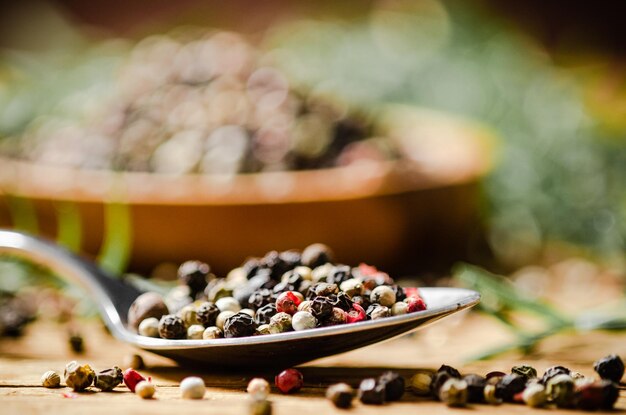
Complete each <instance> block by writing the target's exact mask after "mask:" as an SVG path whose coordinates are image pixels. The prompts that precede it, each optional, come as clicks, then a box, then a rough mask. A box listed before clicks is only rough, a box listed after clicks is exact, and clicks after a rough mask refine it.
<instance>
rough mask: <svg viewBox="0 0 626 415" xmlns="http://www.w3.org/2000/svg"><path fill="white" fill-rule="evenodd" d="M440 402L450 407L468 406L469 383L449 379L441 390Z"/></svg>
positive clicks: (452, 378)
mask: <svg viewBox="0 0 626 415" xmlns="http://www.w3.org/2000/svg"><path fill="white" fill-rule="evenodd" d="M439 400H440V401H441V402H443V403H445V404H446V405H448V406H465V405H466V404H467V383H465V381H464V380H460V379H457V378H454V377H451V378H450V379H448V380H447V381H446V382H445V383H444V384H443V385H441V389H439Z"/></svg>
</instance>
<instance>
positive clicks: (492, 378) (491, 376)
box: [485, 370, 506, 385]
mask: <svg viewBox="0 0 626 415" xmlns="http://www.w3.org/2000/svg"><path fill="white" fill-rule="evenodd" d="M504 376H506V373H504V372H499V371H497V370H494V371H491V372H489V373H487V374H486V375H485V379H487V383H489V384H493V385H495V384H496V383H498V382H499V381H500V379H501V378H503V377H504Z"/></svg>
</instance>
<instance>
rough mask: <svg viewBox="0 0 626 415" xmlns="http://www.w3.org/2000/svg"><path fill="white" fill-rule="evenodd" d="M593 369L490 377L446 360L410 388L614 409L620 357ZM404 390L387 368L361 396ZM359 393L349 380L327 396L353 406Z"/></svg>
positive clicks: (456, 398)
mask: <svg viewBox="0 0 626 415" xmlns="http://www.w3.org/2000/svg"><path fill="white" fill-rule="evenodd" d="M594 370H595V371H596V373H597V374H598V375H599V377H600V379H594V378H590V377H585V376H583V375H581V374H580V373H577V372H573V371H571V370H569V369H567V368H565V367H563V366H553V367H551V368H549V369H547V370H546V372H545V373H544V374H543V376H541V377H538V376H537V371H536V370H535V369H534V368H533V367H531V366H527V365H522V366H515V367H513V368H512V369H511V373H509V374H506V373H504V372H490V373H488V374H487V375H486V376H480V375H477V374H468V375H464V376H462V375H461V373H460V372H459V371H458V370H457V369H455V368H453V367H451V366H447V365H442V366H441V367H440V368H439V370H437V372H435V373H434V374H433V373H427V372H419V373H417V374H415V375H414V376H412V377H411V379H410V381H409V388H410V390H411V391H412V392H413V393H414V394H415V395H417V396H421V397H430V398H434V399H436V400H439V401H441V402H443V403H445V404H447V405H448V406H465V405H467V404H468V403H483V404H491V405H499V404H502V403H503V402H508V403H521V404H526V405H528V406H530V407H533V408H542V407H546V406H550V405H554V406H556V407H558V408H567V409H583V410H588V411H589V410H600V409H602V410H609V409H612V408H613V406H614V405H615V402H616V401H617V398H618V396H619V382H620V380H621V379H622V377H623V376H624V363H623V362H622V360H621V358H620V357H619V356H617V355H609V356H606V357H604V358H602V359H600V360H598V361H597V362H596V363H595V364H594ZM404 390H405V381H404V379H403V378H402V376H400V375H399V374H397V373H394V372H386V373H384V374H382V375H381V376H380V377H379V378H377V379H376V378H368V379H364V380H363V381H362V382H361V384H360V386H359V389H358V397H359V399H360V400H361V402H362V403H364V404H368V405H370V404H374V405H380V404H383V403H385V402H391V401H397V400H399V399H400V398H401V397H402V395H403V394H404ZM354 396H355V393H354V390H353V389H352V388H351V387H350V386H349V385H348V384H345V383H338V384H335V385H331V386H330V387H329V388H328V389H327V391H326V397H327V398H328V399H329V400H330V401H331V402H332V403H333V404H334V405H335V406H337V407H338V408H349V407H350V406H352V400H353V398H354Z"/></svg>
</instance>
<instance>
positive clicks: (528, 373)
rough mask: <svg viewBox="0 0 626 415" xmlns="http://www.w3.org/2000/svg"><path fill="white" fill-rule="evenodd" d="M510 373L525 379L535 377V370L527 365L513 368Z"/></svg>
mask: <svg viewBox="0 0 626 415" xmlns="http://www.w3.org/2000/svg"><path fill="white" fill-rule="evenodd" d="M511 373H515V374H517V375H520V376H524V377H525V378H526V379H534V378H536V377H537V369H535V368H534V367H532V366H528V365H520V366H513V368H512V369H511Z"/></svg>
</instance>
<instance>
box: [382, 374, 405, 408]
mask: <svg viewBox="0 0 626 415" xmlns="http://www.w3.org/2000/svg"><path fill="white" fill-rule="evenodd" d="M377 381H378V383H380V384H381V385H384V386H385V400H387V401H390V402H391V401H398V400H400V398H402V395H404V378H403V377H402V376H400V375H399V374H398V373H396V372H392V371H388V372H385V373H383V374H382V375H380V377H379V378H378V380H377Z"/></svg>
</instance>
